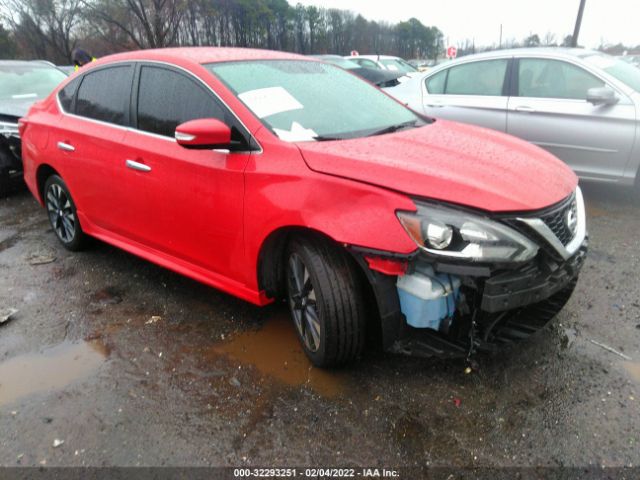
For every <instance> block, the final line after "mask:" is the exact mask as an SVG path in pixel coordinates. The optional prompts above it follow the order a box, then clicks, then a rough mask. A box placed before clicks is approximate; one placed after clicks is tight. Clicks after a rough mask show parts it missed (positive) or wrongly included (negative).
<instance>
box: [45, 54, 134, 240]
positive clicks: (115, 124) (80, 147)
mask: <svg viewBox="0 0 640 480" xmlns="http://www.w3.org/2000/svg"><path fill="white" fill-rule="evenodd" d="M133 71H134V67H133V65H132V64H128V63H126V64H117V65H111V66H108V67H103V68H98V69H92V70H91V71H89V72H88V73H86V74H85V75H83V76H81V77H79V78H78V79H77V80H76V81H74V82H71V83H70V84H69V85H67V87H65V89H63V90H62V91H61V92H60V95H59V99H60V105H61V107H62V110H63V112H65V114H64V115H62V116H61V117H60V121H59V123H58V124H56V125H52V126H51V129H50V132H49V145H50V146H51V148H53V149H54V150H55V151H56V152H57V153H56V155H57V159H58V160H59V162H58V164H59V165H60V170H61V172H60V173H61V175H62V176H63V179H64V180H65V182H66V183H67V185H68V187H69V189H70V190H71V194H72V195H73V198H74V200H75V202H76V204H77V208H78V210H79V214H80V220H81V222H82V221H83V220H84V221H85V222H86V221H87V220H88V221H89V222H91V223H92V224H93V225H94V226H97V227H99V228H103V229H106V230H118V229H119V226H120V225H121V223H122V218H121V217H120V213H121V212H120V211H119V210H118V209H115V208H114V205H119V204H120V203H121V202H122V200H123V195H124V192H123V190H122V188H121V185H118V184H116V183H115V179H114V170H115V168H116V166H117V165H118V164H119V162H120V159H121V155H122V149H123V141H124V137H125V132H126V128H127V126H128V124H129V103H130V95H131V85H132V81H133Z"/></svg>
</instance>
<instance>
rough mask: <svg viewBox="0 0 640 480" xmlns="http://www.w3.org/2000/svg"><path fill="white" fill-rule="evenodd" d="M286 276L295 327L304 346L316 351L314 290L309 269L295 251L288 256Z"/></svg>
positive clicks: (318, 326)
mask: <svg viewBox="0 0 640 480" xmlns="http://www.w3.org/2000/svg"><path fill="white" fill-rule="evenodd" d="M287 277H288V282H287V283H288V287H289V306H290V307H291V312H292V315H293V320H294V323H295V325H296V329H297V330H298V333H299V334H300V338H302V341H303V342H304V345H305V347H307V349H308V350H309V351H311V352H317V351H318V349H319V348H320V317H319V315H318V306H317V303H316V292H315V289H314V288H313V284H312V283H311V276H310V275H309V270H308V269H307V267H306V265H305V264H304V262H303V261H302V259H301V258H300V256H299V255H297V254H295V253H294V254H292V255H291V256H290V257H289V269H288V275H287Z"/></svg>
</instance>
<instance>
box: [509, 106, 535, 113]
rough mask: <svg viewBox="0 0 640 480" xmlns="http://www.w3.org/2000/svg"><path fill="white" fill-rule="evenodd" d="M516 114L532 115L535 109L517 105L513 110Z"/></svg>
mask: <svg viewBox="0 0 640 480" xmlns="http://www.w3.org/2000/svg"><path fill="white" fill-rule="evenodd" d="M514 110H515V111H516V112H524V113H533V112H535V109H534V108H533V107H530V106H529V105H519V106H517V107H516V108H515V109H514Z"/></svg>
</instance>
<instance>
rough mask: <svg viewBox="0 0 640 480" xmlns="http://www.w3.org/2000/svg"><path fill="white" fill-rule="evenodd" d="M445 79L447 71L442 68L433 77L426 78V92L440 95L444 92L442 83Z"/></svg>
mask: <svg viewBox="0 0 640 480" xmlns="http://www.w3.org/2000/svg"><path fill="white" fill-rule="evenodd" d="M446 79H447V71H446V70H443V71H442V72H440V73H436V74H435V75H434V76H433V77H431V78H427V92H428V93H430V94H432V95H441V94H443V93H444V83H445V80H446Z"/></svg>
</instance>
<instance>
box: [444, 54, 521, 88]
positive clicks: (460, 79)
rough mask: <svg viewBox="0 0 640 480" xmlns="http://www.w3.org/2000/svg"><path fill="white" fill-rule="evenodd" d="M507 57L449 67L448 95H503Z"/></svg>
mask: <svg viewBox="0 0 640 480" xmlns="http://www.w3.org/2000/svg"><path fill="white" fill-rule="evenodd" d="M508 62H509V61H508V60H507V59H501V60H486V61H482V62H473V63H465V64H463V65H458V66H456V67H451V68H450V69H449V77H448V78H447V85H446V87H445V92H446V93H447V94H448V95H490V96H502V87H503V85H504V78H505V74H506V73H507V63H508Z"/></svg>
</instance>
